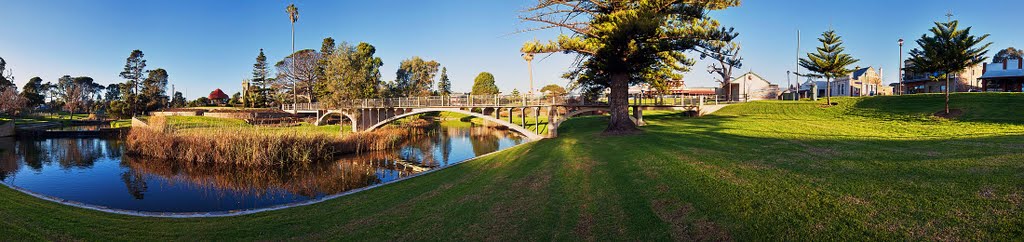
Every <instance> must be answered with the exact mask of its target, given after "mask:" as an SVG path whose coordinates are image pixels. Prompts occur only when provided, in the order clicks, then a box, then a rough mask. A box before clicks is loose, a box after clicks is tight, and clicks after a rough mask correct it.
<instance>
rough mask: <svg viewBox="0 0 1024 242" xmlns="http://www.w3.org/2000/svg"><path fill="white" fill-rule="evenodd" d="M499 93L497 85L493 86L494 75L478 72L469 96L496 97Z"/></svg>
mask: <svg viewBox="0 0 1024 242" xmlns="http://www.w3.org/2000/svg"><path fill="white" fill-rule="evenodd" d="M498 93H500V91H499V90H498V85H495V84H494V75H492V74H491V73H490V72H480V74H479V75H476V79H473V90H472V92H470V94H473V95H496V94H498Z"/></svg>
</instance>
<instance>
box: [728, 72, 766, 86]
mask: <svg viewBox="0 0 1024 242" xmlns="http://www.w3.org/2000/svg"><path fill="white" fill-rule="evenodd" d="M747 75H753V76H754V77H757V78H758V79H761V80H762V81H764V82H766V83H768V84H772V83H771V82H769V81H768V79H765V78H764V77H761V75H758V74H757V73H754V72H753V71H749V72H747V73H743V75H740V76H738V77H736V78H733V79H732V80H729V82H731V83H740V81H742V80H743V77H744V76H747Z"/></svg>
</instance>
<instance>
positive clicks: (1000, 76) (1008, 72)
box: [978, 59, 1024, 92]
mask: <svg viewBox="0 0 1024 242" xmlns="http://www.w3.org/2000/svg"><path fill="white" fill-rule="evenodd" d="M984 73H985V74H984V75H982V76H981V77H980V78H978V79H980V80H981V86H982V87H985V88H984V89H983V90H984V91H986V92H1024V59H1016V60H1003V62H999V63H992V64H985V69H984Z"/></svg>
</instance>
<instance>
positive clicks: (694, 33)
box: [520, 0, 740, 134]
mask: <svg viewBox="0 0 1024 242" xmlns="http://www.w3.org/2000/svg"><path fill="white" fill-rule="evenodd" d="M739 4H740V1H738V0H703V1H685V0H618V1H607V0H605V1H593V0H539V1H537V4H535V5H534V6H533V7H530V8H529V9H527V10H526V11H527V12H530V13H531V14H529V15H526V16H524V17H523V20H526V21H531V22H537V23H540V24H541V26H538V27H536V28H534V30H543V29H550V28H558V29H559V30H561V31H564V32H565V33H564V34H561V35H559V36H558V38H557V40H550V41H547V42H546V43H542V42H540V41H531V42H528V43H526V44H524V45H523V48H522V49H521V50H520V51H521V52H523V53H534V54H536V53H554V52H564V53H574V54H577V55H578V57H579V58H580V60H583V61H579V62H577V65H576V66H575V67H576V69H575V70H573V71H572V72H570V75H568V77H570V78H572V79H573V82H575V83H574V85H575V86H577V87H580V88H582V89H586V90H603V89H605V88H607V89H608V90H609V91H610V94H609V96H608V103H609V109H610V110H609V114H610V119H609V122H608V127H607V128H606V129H605V134H629V133H635V132H638V131H639V129H638V128H637V127H636V124H635V123H633V121H632V120H631V119H630V115H629V93H628V89H629V86H630V85H635V84H640V83H647V82H650V81H659V80H663V79H661V78H660V77H664V76H669V75H674V74H673V73H672V72H683V71H685V70H686V67H688V66H691V65H693V64H694V63H695V62H694V61H693V60H692V59H690V58H688V57H687V56H686V55H685V52H687V51H692V50H698V49H699V48H700V47H701V46H704V45H707V44H709V43H710V42H718V41H731V40H732V39H733V38H735V37H736V34H734V33H732V29H730V28H725V27H722V26H721V25H720V24H719V22H718V21H716V20H715V19H713V18H712V17H711V15H710V13H711V11H712V10H722V9H726V8H729V7H733V6H738V5H739ZM656 77H657V78H656Z"/></svg>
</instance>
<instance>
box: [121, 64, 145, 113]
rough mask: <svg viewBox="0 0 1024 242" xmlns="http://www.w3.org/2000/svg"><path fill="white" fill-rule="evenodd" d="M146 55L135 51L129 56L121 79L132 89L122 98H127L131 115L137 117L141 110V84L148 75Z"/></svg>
mask: <svg viewBox="0 0 1024 242" xmlns="http://www.w3.org/2000/svg"><path fill="white" fill-rule="evenodd" d="M143 57H145V54H143V53H142V51H141V50H133V51H132V53H131V54H129V55H128V59H127V60H125V64H124V71H122V72H121V78H124V79H125V80H126V81H125V84H127V85H128V87H129V88H130V89H129V90H130V92H129V93H123V94H122V96H123V97H124V98H125V102H126V103H127V104H128V105H130V106H131V108H130V109H131V112H132V113H131V115H132V116H135V114H137V113H138V111H139V110H140V109H139V83H140V82H141V81H142V78H145V77H144V76H143V75H144V74H145V73H146V59H143Z"/></svg>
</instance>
